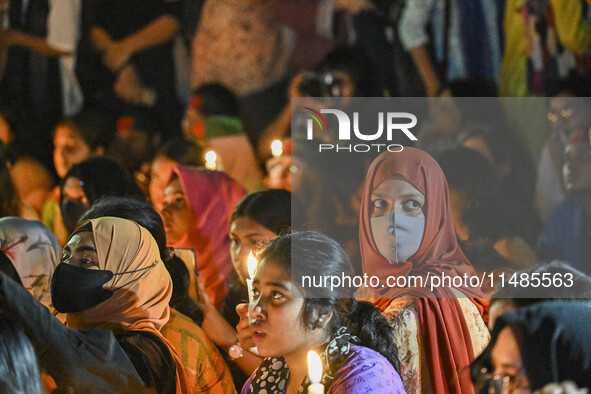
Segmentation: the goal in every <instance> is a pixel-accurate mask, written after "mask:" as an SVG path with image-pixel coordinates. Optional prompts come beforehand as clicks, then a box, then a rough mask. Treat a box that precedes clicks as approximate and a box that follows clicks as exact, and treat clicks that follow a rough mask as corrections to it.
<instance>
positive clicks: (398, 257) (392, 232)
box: [370, 212, 425, 264]
mask: <svg viewBox="0 0 591 394" xmlns="http://www.w3.org/2000/svg"><path fill="white" fill-rule="evenodd" d="M370 223H371V233H372V235H373V240H374V242H375V244H376V246H377V248H378V251H379V252H380V254H381V255H382V256H384V257H385V258H386V259H388V261H389V262H390V264H398V263H404V262H405V261H407V260H408V259H410V258H411V257H412V256H414V254H415V253H416V252H417V251H418V250H419V247H420V246H421V242H422V241H423V234H424V233H425V217H420V218H418V217H413V216H406V215H402V214H399V213H394V212H392V213H391V214H388V215H383V216H379V217H376V218H371V219H370Z"/></svg>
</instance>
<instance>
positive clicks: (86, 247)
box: [62, 231, 99, 270]
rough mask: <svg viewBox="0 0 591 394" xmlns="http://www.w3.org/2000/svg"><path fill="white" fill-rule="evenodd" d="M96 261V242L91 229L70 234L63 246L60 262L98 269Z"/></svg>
mask: <svg viewBox="0 0 591 394" xmlns="http://www.w3.org/2000/svg"><path fill="white" fill-rule="evenodd" d="M98 261H99V260H98V255H97V253H96V244H95V243H94V237H93V235H92V232H91V231H82V232H79V233H77V234H74V235H72V237H71V238H70V239H69V240H68V243H67V244H66V245H65V246H64V251H63V254H62V263H67V264H70V265H74V266H76V267H80V268H87V269H93V270H98V269H99V263H98Z"/></svg>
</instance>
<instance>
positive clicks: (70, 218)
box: [60, 198, 88, 234]
mask: <svg viewBox="0 0 591 394" xmlns="http://www.w3.org/2000/svg"><path fill="white" fill-rule="evenodd" d="M60 209H61V210H62V218H63V220H64V226H65V227H66V230H68V233H70V234H71V233H72V232H73V231H74V229H75V228H76V223H78V219H80V218H81V217H82V215H84V214H85V213H86V211H87V210H88V205H86V204H83V203H82V202H80V201H76V200H70V199H68V198H66V199H64V201H62V203H61V205H60Z"/></svg>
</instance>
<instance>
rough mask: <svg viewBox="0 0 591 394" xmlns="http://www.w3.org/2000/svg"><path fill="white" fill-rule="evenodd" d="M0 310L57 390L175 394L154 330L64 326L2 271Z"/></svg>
mask: <svg viewBox="0 0 591 394" xmlns="http://www.w3.org/2000/svg"><path fill="white" fill-rule="evenodd" d="M0 308H2V309H5V310H7V311H8V312H10V313H11V314H12V315H13V316H15V318H17V319H18V320H20V323H21V324H22V326H23V327H24V328H25V331H26V334H27V336H28V337H29V339H30V340H31V343H32V344H33V346H34V347H35V353H36V354H37V357H38V359H39V363H40V366H41V367H42V368H43V369H44V370H45V371H47V373H48V374H49V375H50V376H51V377H52V378H53V379H54V381H55V383H56V384H57V386H58V389H59V390H64V391H66V392H69V391H68V390H72V391H73V392H92V393H156V392H157V393H175V391H176V368H175V364H174V361H173V358H172V355H171V354H170V352H169V351H168V349H167V348H166V346H165V345H164V344H163V343H162V342H161V341H160V340H159V339H158V338H157V337H156V336H154V335H153V334H150V333H146V332H140V331H126V332H118V333H115V332H113V331H111V330H107V329H102V328H89V329H84V330H75V329H71V328H67V327H66V326H65V325H64V324H62V323H61V322H60V321H59V320H58V319H57V318H55V317H54V316H52V315H51V312H50V311H49V310H48V309H47V308H46V307H45V306H43V305H42V304H40V303H39V302H37V301H36V300H35V299H34V298H33V296H31V294H29V292H27V291H26V290H25V289H24V288H23V287H21V286H19V285H18V284H17V283H16V282H14V281H13V280H10V279H9V278H8V277H7V276H5V275H4V274H0Z"/></svg>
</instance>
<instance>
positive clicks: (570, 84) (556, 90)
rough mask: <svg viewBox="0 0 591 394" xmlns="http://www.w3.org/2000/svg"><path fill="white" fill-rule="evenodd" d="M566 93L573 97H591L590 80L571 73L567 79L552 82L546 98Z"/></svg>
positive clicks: (585, 76)
mask: <svg viewBox="0 0 591 394" xmlns="http://www.w3.org/2000/svg"><path fill="white" fill-rule="evenodd" d="M564 93H567V94H569V95H572V96H574V97H591V78H590V77H589V76H587V75H582V74H580V73H578V72H572V73H570V74H569V75H568V76H567V77H565V78H561V79H558V80H555V81H552V82H551V83H550V85H549V86H548V89H547V91H546V96H548V97H550V98H551V97H554V96H558V95H559V94H564Z"/></svg>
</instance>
